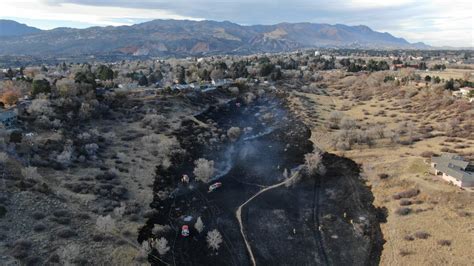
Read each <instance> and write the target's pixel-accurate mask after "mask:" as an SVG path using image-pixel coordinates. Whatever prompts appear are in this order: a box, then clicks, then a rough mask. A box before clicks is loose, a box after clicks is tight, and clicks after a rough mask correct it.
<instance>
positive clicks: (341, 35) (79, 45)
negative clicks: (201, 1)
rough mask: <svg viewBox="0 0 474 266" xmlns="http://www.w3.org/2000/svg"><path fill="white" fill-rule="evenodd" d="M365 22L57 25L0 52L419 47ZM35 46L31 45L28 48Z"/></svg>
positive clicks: (6, 43)
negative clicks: (244, 24) (84, 26)
mask: <svg viewBox="0 0 474 266" xmlns="http://www.w3.org/2000/svg"><path fill="white" fill-rule="evenodd" d="M421 46H424V47H425V48H426V47H428V46H426V45H420V44H410V43H409V42H407V41H406V40H404V39H402V38H397V37H394V36H392V35H390V34H389V33H380V32H376V31H373V30H372V29H370V28H369V27H367V26H346V25H341V24H337V25H329V24H314V23H281V24H276V25H255V26H242V25H238V24H235V23H231V22H227V21H225V22H216V21H188V20H153V21H149V22H145V23H141V24H136V25H132V26H120V27H111V26H109V27H92V28H87V29H71V28H57V29H53V30H49V31H41V32H39V33H38V34H34V35H27V36H18V37H14V38H7V39H3V40H0V47H1V48H0V55H6V54H22V55H50V56H60V55H99V54H100V55H104V54H123V55H142V56H148V55H150V56H157V55H160V56H163V55H178V56H185V55H204V54H218V53H230V54H246V53H255V52H281V51H290V50H294V49H299V48H310V47H344V48H386V49H387V48H388V49H390V48H420V47H421ZM32 47H34V48H35V49H32Z"/></svg>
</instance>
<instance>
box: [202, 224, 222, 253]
mask: <svg viewBox="0 0 474 266" xmlns="http://www.w3.org/2000/svg"><path fill="white" fill-rule="evenodd" d="M206 240H207V245H208V246H209V248H212V249H214V250H218V249H219V248H220V245H221V244H222V235H221V233H219V231H217V229H214V230H212V231H209V232H207V238H206Z"/></svg>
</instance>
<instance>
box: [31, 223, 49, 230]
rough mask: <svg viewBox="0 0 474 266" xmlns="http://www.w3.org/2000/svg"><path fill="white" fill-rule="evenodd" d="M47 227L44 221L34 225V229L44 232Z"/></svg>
mask: <svg viewBox="0 0 474 266" xmlns="http://www.w3.org/2000/svg"><path fill="white" fill-rule="evenodd" d="M45 229H46V225H45V224H44V223H41V222H40V223H37V224H35V225H34V226H33V230H34V231H35V232H43V231H44V230H45Z"/></svg>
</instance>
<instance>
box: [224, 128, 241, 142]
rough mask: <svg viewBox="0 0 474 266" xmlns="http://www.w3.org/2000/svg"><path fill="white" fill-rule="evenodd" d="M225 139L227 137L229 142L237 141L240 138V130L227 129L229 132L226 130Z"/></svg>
mask: <svg viewBox="0 0 474 266" xmlns="http://www.w3.org/2000/svg"><path fill="white" fill-rule="evenodd" d="M227 137H229V139H230V140H231V141H236V140H238V139H239V137H240V128H238V127H231V128H229V130H227Z"/></svg>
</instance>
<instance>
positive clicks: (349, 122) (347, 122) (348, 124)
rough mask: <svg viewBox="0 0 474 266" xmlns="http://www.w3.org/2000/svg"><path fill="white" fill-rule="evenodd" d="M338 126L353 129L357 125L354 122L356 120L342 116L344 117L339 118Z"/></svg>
mask: <svg viewBox="0 0 474 266" xmlns="http://www.w3.org/2000/svg"><path fill="white" fill-rule="evenodd" d="M340 127H341V128H342V129H346V130H349V129H354V128H356V127H357V124H356V122H355V121H354V120H353V119H352V118H349V117H344V118H343V119H342V120H341V123H340Z"/></svg>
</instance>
